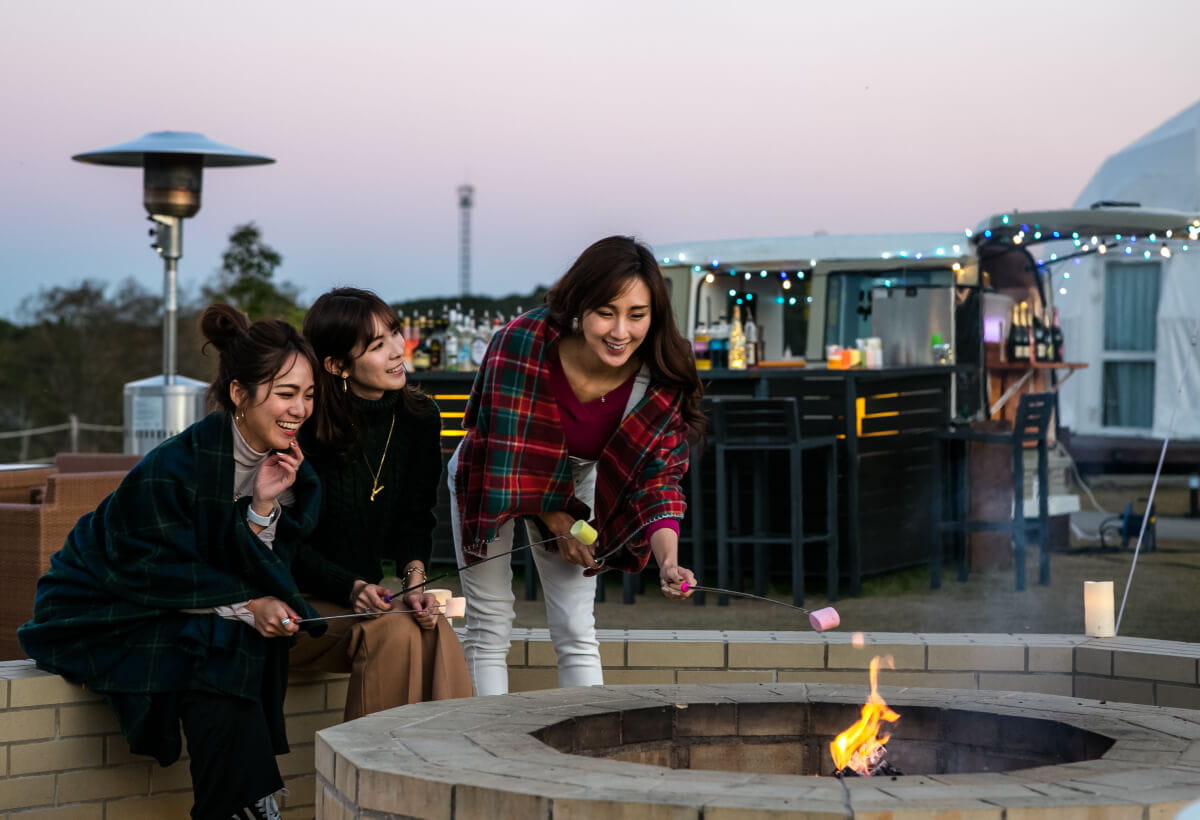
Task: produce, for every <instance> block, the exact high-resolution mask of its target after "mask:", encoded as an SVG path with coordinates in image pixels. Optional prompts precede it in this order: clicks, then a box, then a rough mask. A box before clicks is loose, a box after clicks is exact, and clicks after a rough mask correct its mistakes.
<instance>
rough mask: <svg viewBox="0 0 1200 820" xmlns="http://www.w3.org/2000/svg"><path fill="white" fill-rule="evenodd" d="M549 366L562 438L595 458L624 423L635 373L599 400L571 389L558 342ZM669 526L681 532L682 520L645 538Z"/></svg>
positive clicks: (655, 525)
mask: <svg viewBox="0 0 1200 820" xmlns="http://www.w3.org/2000/svg"><path fill="white" fill-rule="evenodd" d="M546 363H547V364H548V365H550V393H551V395H552V396H553V397H554V400H555V402H557V403H558V416H559V419H560V420H561V423H562V431H563V437H564V438H565V439H566V440H567V453H568V454H569V455H572V456H575V457H576V458H583V459H587V460H589V461H595V460H596V459H598V458H600V454H601V453H602V452H604V445H605V444H607V443H608V440H609V439H610V438H612V435H613V433H615V432H616V431H617V428H618V427H620V426H621V419H622V418H624V417H625V405H626V404H628V403H629V395H630V394H631V393H632V392H633V383H634V381H635V379H636V378H637V373H636V372H635V373H634V374H633V375H631V376H630V377H629V378H628V379H626V380H625V381H623V382H622V383H621V385H620V387H617V388H615V389H613V390H610V391H609V392H607V393H605V394H604V395H603V396H601V397H600V398H598V399H593V400H592V401H588V402H584V401H580V400H579V397H578V396H576V395H575V391H574V390H572V389H571V383H570V381H569V380H568V379H567V374H566V372H565V371H564V370H563V366H562V359H560V358H559V356H558V345H554V346H553V347H552V348H551V349H550V353H549V355H548V356H547V357H546ZM664 527H666V528H668V529H672V530H674V531H675V534H676V535H678V534H679V522H678V521H677V520H676V519H674V518H663V519H660V520H658V521H654V522H651V523H650V524H649V525H648V526H647V527H646V538H647V539H649V538H650V536H651V534H653V533H654V532H655V531H656V530H660V529H662V528H664Z"/></svg>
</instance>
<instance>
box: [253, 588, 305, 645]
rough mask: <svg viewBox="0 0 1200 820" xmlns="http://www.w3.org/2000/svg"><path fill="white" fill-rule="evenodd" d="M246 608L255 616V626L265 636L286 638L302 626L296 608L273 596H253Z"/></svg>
mask: <svg viewBox="0 0 1200 820" xmlns="http://www.w3.org/2000/svg"><path fill="white" fill-rule="evenodd" d="M246 609H248V610H250V614H251V615H253V616H254V628H255V629H256V630H258V634H259V635H262V636H263V637H264V638H285V637H287V636H288V635H291V634H293V633H295V632H296V630H298V629H299V628H300V625H299V624H298V623H296V622H297V621H299V620H300V616H299V615H297V614H296V610H294V609H292V608H291V607H290V606H288V605H287V604H286V603H284V602H283V601H281V600H280V599H278V598H275V597H273V596H267V597H266V598H252V599H251V600H249V601H247V602H246Z"/></svg>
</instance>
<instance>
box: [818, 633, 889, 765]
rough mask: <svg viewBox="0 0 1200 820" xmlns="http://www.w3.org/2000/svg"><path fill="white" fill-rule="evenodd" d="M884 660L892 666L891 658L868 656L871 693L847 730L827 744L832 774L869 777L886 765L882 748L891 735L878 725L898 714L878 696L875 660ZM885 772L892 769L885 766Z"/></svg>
mask: <svg viewBox="0 0 1200 820" xmlns="http://www.w3.org/2000/svg"><path fill="white" fill-rule="evenodd" d="M881 660H886V661H887V665H888V667H892V658H891V656H890V655H889V656H887V657H886V658H880V656H878V655H876V656H875V657H874V658H872V659H871V666H870V674H871V694H870V695H868V696H867V702H866V703H864V704H863V705H862V713H861V717H860V718H859V719H858V721H856V722H855V723H854V724H853V725H852V726H851V727H850V728H849V729H847V730H846V731H844V732H842V733H841V734H839V735H838V736H837V737H835V738H834V739H833V742H832V743H830V744H829V752H830V754H831V755H832V756H833V765H834V769H835V773H838V776H839V777H840V776H843V775H844V774H845V773H846V772H847V771H849V772H853V773H854V776H857V777H871V776H872V775H874V774H877V773H880V771H881V770H882V768H883V767H884V766H886V765H887V764H886V763H884V760H883V755H884V753H885V751H886V749H885V748H884V747H885V745H886V744H887V742H888V739H889V738H890V737H891V734H890V733H888V732H887V731H886V730H885V731H884V732H883V733H882V734H881V733H880V727H881V725H882V724H883V722H884V721H886V722H888V723H895V722H896V721H897V720H899V719H900V715H899V714H898V713H897V712H895V711H893V710H892V709H891V708H890V707H889V706H888V705H887V701H885V700H884V699H883V698H882V697H880V696H879V688H878V683H879V662H880V661H881ZM887 768H888V769H889V772H888V773H892V772H895V770H894V769H892V767H890V766H888V767H887Z"/></svg>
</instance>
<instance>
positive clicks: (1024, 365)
mask: <svg viewBox="0 0 1200 820" xmlns="http://www.w3.org/2000/svg"><path fill="white" fill-rule="evenodd" d="M1087 366H1088V365H1087V362H988V363H987V369H988V370H1008V371H1013V372H1017V371H1021V370H1082V369H1083V368H1085V367H1087Z"/></svg>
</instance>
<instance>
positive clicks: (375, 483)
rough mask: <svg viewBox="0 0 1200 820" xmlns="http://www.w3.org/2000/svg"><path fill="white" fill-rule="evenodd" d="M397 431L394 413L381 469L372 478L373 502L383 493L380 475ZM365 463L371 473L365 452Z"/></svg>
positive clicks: (385, 443)
mask: <svg viewBox="0 0 1200 820" xmlns="http://www.w3.org/2000/svg"><path fill="white" fill-rule="evenodd" d="M395 429H396V414H395V413H392V423H391V425H390V426H389V427H388V434H387V441H386V442H384V444H383V455H381V456H380V457H379V467H378V469H376V470H375V473H374V475H372V476H371V500H372V501H374V500H375V496H377V495H379V494H380V493H381V492H382V491H383V485H382V484H380V483H379V475H380V473H382V472H383V462H384V459H386V458H387V451H388V446H389V445H391V443H392V431H393V430H395ZM363 463H364V464H366V465H367V472H368V473H370V472H371V462H369V461H367V452H366V450H364V451H363Z"/></svg>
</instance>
